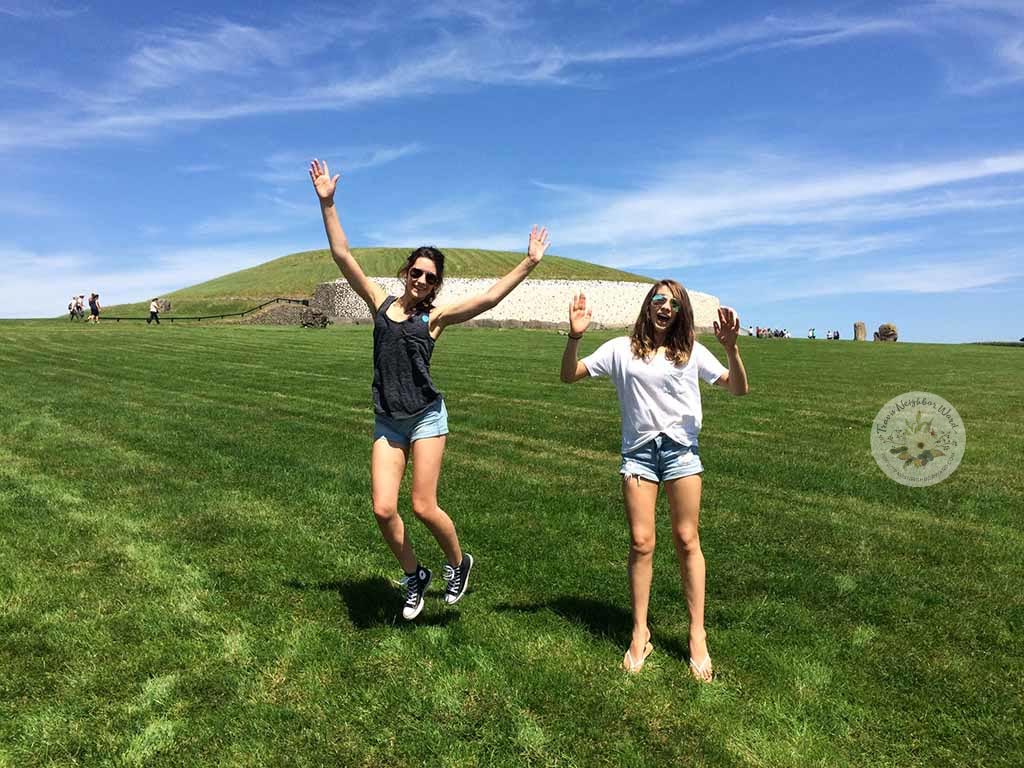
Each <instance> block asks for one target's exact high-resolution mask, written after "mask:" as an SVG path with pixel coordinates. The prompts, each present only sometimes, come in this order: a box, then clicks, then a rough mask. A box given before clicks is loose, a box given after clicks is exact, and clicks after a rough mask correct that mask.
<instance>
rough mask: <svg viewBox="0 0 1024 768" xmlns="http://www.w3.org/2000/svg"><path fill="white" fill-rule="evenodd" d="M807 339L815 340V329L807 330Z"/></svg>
mask: <svg viewBox="0 0 1024 768" xmlns="http://www.w3.org/2000/svg"><path fill="white" fill-rule="evenodd" d="M807 338H808V339H813V338H814V329H813V328H808V329H807Z"/></svg>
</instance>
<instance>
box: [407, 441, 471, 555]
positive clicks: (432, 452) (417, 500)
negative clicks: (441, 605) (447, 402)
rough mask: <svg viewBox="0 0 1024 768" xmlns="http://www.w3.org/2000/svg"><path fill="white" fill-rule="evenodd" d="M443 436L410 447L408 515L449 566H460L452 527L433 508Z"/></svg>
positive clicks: (441, 511)
mask: <svg viewBox="0 0 1024 768" xmlns="http://www.w3.org/2000/svg"><path fill="white" fill-rule="evenodd" d="M446 441H447V436H445V435H440V436H438V437H426V438H423V439H422V440H415V441H413V444H412V512H413V514H414V515H416V517H417V518H419V519H420V520H422V521H423V524H424V525H425V526H427V528H429V529H430V532H431V533H432V534H433V535H434V538H435V539H437V543H438V544H439V545H440V546H441V549H442V550H444V556H445V557H447V558H448V562H449V563H450V564H451V565H459V563H461V562H462V548H461V547H460V546H459V536H458V534H457V533H456V532H455V525H454V523H452V520H451V518H450V517H448V515H447V513H446V512H445V511H444V510H443V509H441V508H440V507H439V506H438V505H437V479H438V478H439V477H440V476H441V459H443V458H444V446H445V442H446Z"/></svg>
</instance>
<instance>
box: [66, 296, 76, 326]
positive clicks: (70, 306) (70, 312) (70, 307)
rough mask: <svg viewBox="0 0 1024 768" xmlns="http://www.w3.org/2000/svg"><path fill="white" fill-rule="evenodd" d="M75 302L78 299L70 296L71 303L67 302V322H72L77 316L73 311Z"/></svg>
mask: <svg viewBox="0 0 1024 768" xmlns="http://www.w3.org/2000/svg"><path fill="white" fill-rule="evenodd" d="M77 302H78V297H77V296H72V297H71V301H69V302H68V320H74V319H75V318H77V317H78V314H77V312H76V311H75V304H76V303H77Z"/></svg>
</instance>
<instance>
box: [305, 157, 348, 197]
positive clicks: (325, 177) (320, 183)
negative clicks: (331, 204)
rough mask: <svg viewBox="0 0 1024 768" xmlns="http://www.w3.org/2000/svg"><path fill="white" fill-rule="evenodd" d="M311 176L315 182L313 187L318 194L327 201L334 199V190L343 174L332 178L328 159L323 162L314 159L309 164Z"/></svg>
mask: <svg viewBox="0 0 1024 768" xmlns="http://www.w3.org/2000/svg"><path fill="white" fill-rule="evenodd" d="M309 178H310V180H311V181H312V182H313V187H314V189H316V195H317V197H319V198H320V199H321V200H324V201H325V202H326V201H328V200H333V199H334V190H335V188H336V187H337V186H338V179H339V178H341V174H340V173H339V174H335V176H334V178H333V179H332V178H331V172H330V171H329V170H327V161H326V160H324V162H323V163H322V164H321V163H320V161H319V160H314V161H313V162H312V163H310V164H309Z"/></svg>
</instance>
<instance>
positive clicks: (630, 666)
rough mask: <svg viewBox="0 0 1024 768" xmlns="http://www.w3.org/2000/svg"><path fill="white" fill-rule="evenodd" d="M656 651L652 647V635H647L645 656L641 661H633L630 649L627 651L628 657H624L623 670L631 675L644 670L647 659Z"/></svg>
mask: <svg viewBox="0 0 1024 768" xmlns="http://www.w3.org/2000/svg"><path fill="white" fill-rule="evenodd" d="M653 651H654V646H653V645H651V633H650V632H649V631H648V633H647V643H646V644H645V645H644V655H643V656H642V657H641V658H640V660H639V661H633V655H632V654H631V653H630V652H629V648H627V649H626V655H625V656H623V657H622V668H623V669H624V670H626V671H627V672H629V673H630V674H635V673H636V672H639V671H640V670H641V669H643V668H644V662H645V661H647V657H648V656H650V655H651V653H652V652H653Z"/></svg>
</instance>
